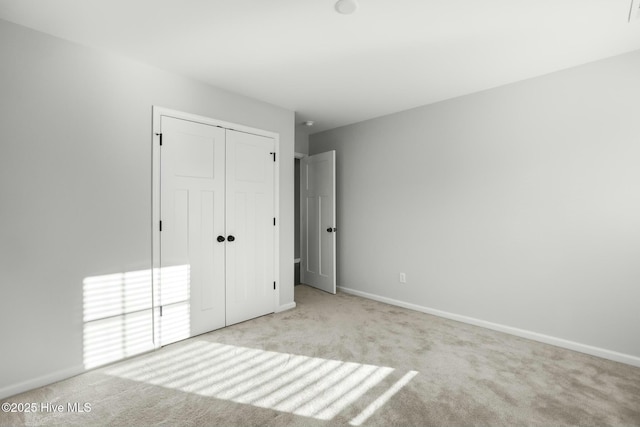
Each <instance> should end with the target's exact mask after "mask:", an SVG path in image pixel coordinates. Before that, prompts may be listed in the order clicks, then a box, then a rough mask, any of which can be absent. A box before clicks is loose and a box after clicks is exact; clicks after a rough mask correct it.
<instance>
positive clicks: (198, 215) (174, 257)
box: [155, 116, 225, 345]
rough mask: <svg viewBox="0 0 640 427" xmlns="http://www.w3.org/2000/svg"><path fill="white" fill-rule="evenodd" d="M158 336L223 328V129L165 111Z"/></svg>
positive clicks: (165, 338)
mask: <svg viewBox="0 0 640 427" xmlns="http://www.w3.org/2000/svg"><path fill="white" fill-rule="evenodd" d="M161 132H162V146H161V147H160V180H161V184H160V188H161V190H160V220H161V224H162V228H161V232H160V269H159V271H158V272H157V273H156V274H157V281H158V284H159V286H158V287H157V294H156V295H155V305H156V308H158V309H157V310H156V315H157V316H158V317H156V318H157V319H159V321H158V322H156V331H157V336H156V339H158V340H159V343H160V345H165V344H168V343H171V342H175V341H178V340H180V339H184V338H188V337H190V336H194V335H198V334H201V333H204V332H208V331H211V330H213V329H217V328H220V327H223V326H225V288H224V281H225V277H224V271H225V247H224V242H219V241H217V237H218V236H219V235H223V236H224V234H225V230H224V215H225V211H224V203H225V199H224V191H225V131H224V129H221V128H219V127H215V126H210V125H205V124H201V123H195V122H192V121H187V120H180V119H176V118H172V117H167V116H162V117H161Z"/></svg>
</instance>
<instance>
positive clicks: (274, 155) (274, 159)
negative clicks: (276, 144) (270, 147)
mask: <svg viewBox="0 0 640 427" xmlns="http://www.w3.org/2000/svg"><path fill="white" fill-rule="evenodd" d="M269 154H271V155H272V156H273V161H274V162H275V161H276V153H275V152H274V151H272V152H271V153H269Z"/></svg>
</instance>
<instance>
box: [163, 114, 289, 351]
mask: <svg viewBox="0 0 640 427" xmlns="http://www.w3.org/2000/svg"><path fill="white" fill-rule="evenodd" d="M162 116H167V117H173V118H176V119H181V120H188V121H192V122H196V123H202V124H205V125H211V126H217V127H221V128H225V129H231V130H235V131H239V132H245V133H251V134H254V135H260V136H265V137H268V138H273V141H274V146H275V152H276V153H280V134H278V133H277V132H271V131H267V130H263V129H258V128H253V127H250V126H245V125H241V124H237V123H231V122H226V121H223V120H218V119H213V118H210V117H205V116H199V115H197V114H191V113H186V112H183V111H178V110H173V109H170V108H165V107H160V106H157V105H153V106H152V122H151V126H152V132H151V268H152V272H153V274H152V277H151V293H152V295H151V298H152V299H153V302H152V304H153V310H152V324H153V344H154V347H155V348H160V343H159V342H158V340H157V339H156V338H157V337H156V330H155V327H156V315H157V311H158V309H157V308H156V306H155V304H154V303H155V297H156V285H157V280H156V277H157V272H158V269H159V268H160V230H159V227H158V225H159V223H160V203H159V201H160V137H159V136H158V134H159V133H160V118H161V117H162ZM280 157H281V156H279V155H278V154H276V161H275V167H274V175H275V176H274V179H273V185H274V189H273V197H274V200H273V203H274V215H275V217H276V224H275V226H274V227H273V228H274V239H273V246H274V247H273V266H274V269H273V270H274V280H275V281H276V283H277V286H276V292H274V297H273V298H274V299H273V311H274V312H277V311H278V310H279V307H280V283H281V282H280Z"/></svg>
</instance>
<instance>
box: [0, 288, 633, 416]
mask: <svg viewBox="0 0 640 427" xmlns="http://www.w3.org/2000/svg"><path fill="white" fill-rule="evenodd" d="M295 291H296V302H297V308H296V309H294V310H290V311H287V312H284V313H280V314H274V315H269V316H264V317H261V318H259V319H254V320H251V321H248V322H244V323H241V324H238V325H234V326H231V327H228V328H224V329H222V330H218V331H214V332H211V333H208V334H205V335H201V336H198V337H195V338H192V339H189V340H186V341H182V342H180V343H176V344H173V345H170V346H167V347H164V348H163V349H161V350H159V351H156V352H153V353H150V354H147V355H143V356H140V357H136V358H133V359H130V360H127V361H124V362H120V363H117V364H114V365H110V366H106V367H103V368H100V369H96V370H93V371H90V372H87V373H85V374H83V375H80V376H77V377H75V378H71V379H69V380H65V381H62V382H59V383H56V384H53V385H50V386H47V387H42V388H40V389H36V390H32V391H30V392H27V393H23V394H20V395H18V396H14V397H11V398H9V399H5V400H4V401H3V402H14V403H15V402H21V403H27V402H35V403H37V404H38V405H41V404H42V403H43V402H49V403H52V404H55V405H58V404H61V405H63V406H64V410H63V411H61V412H55V413H54V412H52V411H51V410H50V411H49V412H43V411H42V408H41V407H39V408H38V411H37V412H36V413H26V414H24V413H23V414H13V413H3V412H0V425H2V426H6V425H65V426H67V425H79V426H88V425H109V426H119V425H135V426H143V425H144V426H147V425H179V426H206V425H212V426H214V425H215V426H333V425H363V426H367V425H371V426H374V425H375V426H470V425H491V426H526V425H531V426H534V425H535V426H538V425H542V426H556V425H579V426H608V425H620V426H622V425H624V426H629V425H640V368H635V367H632V366H627V365H623V364H619V363H616V362H611V361H607V360H603V359H599V358H596V357H592V356H588V355H584V354H581V353H575V352H572V351H568V350H564V349H560V348H556V347H552V346H549V345H545V344H541V343H537V342H532V341H528V340H525V339H521V338H518V337H513V336H510V335H506V334H502V333H499V332H495V331H491V330H487V329H483V328H479V327H475V326H471V325H466V324H462V323H458V322H454V321H450V320H446V319H441V318H438V317H434V316H430V315H426V314H422V313H418V312H414V311H411V310H405V309H402V308H398V307H394V306H390V305H386V304H382V303H378V302H375V301H370V300H366V299H363V298H359V297H356V296H352V295H347V294H343V293H339V294H338V295H335V296H332V295H328V294H326V293H323V292H321V291H318V290H315V289H313V288H309V287H306V286H297V287H296V288H295ZM68 403H72V404H73V403H79V404H80V406H81V405H82V404H83V403H88V404H89V405H90V412H87V411H85V412H83V413H79V412H75V413H74V412H73V411H69V408H67V404H68ZM50 408H51V409H52V408H53V406H51V407H50Z"/></svg>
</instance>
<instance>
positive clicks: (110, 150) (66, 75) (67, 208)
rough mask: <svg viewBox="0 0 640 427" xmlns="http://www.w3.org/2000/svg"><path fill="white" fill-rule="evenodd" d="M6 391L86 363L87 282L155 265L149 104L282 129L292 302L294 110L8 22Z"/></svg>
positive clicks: (2, 111)
mask: <svg viewBox="0 0 640 427" xmlns="http://www.w3.org/2000/svg"><path fill="white" fill-rule="evenodd" d="M0 56H1V57H2V65H1V66H0V129H2V136H1V140H0V144H1V151H0V219H1V220H0V325H2V339H1V340H0V354H1V360H2V363H1V364H0V397H1V395H2V393H3V390H4V392H5V393H6V392H7V390H16V387H17V388H18V389H19V388H20V387H22V388H24V387H28V386H34V385H38V384H39V383H41V382H43V381H45V382H46V381H48V380H54V379H57V378H59V377H61V376H65V375H70V374H73V373H76V372H77V370H78V369H81V367H82V361H83V359H82V356H83V353H82V351H83V348H82V342H83V337H82V315H83V313H82V281H83V279H84V278H86V277H90V276H96V275H101V274H110V273H119V272H126V271H132V270H144V269H148V268H150V266H151V117H152V116H151V107H152V105H159V106H162V107H167V108H172V109H176V110H181V111H185V112H189V113H193V114H200V115H203V116H208V117H212V118H216V119H220V120H225V121H229V122H234V123H239V124H243V125H247V126H252V127H256V128H260V129H265V130H270V131H274V132H278V133H279V134H280V159H281V161H280V227H281V228H280V230H281V234H280V245H281V253H280V279H281V281H280V304H281V305H285V304H288V303H291V302H293V269H292V263H293V239H294V229H293V211H294V209H293V191H294V188H293V184H294V182H293V175H294V171H293V167H294V162H293V151H294V126H295V123H294V113H293V112H291V111H287V110H284V109H281V108H278V107H274V106H271V105H268V104H265V103H262V102H258V101H255V100H252V99H249V98H245V97H242V96H238V95H235V94H232V93H229V92H225V91H223V90H219V89H216V88H213V87H210V86H207V85H205V84H201V83H199V82H196V81H193V80H189V79H186V78H183V77H180V76H177V75H174V74H171V73H168V72H165V71H162V70H159V69H157V68H153V67H150V66H146V65H143V64H140V63H137V62H133V61H130V60H128V59H124V58H120V57H117V56H113V55H111V54H108V53H105V52H102V51H98V50H92V49H88V48H85V47H81V46H79V45H75V44H71V43H68V42H66V41H63V40H60V39H56V38H53V37H50V36H47V35H44V34H42V33H38V32H35V31H32V30H29V29H26V28H24V27H20V26H16V25H14V24H11V23H8V22H5V21H0Z"/></svg>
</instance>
